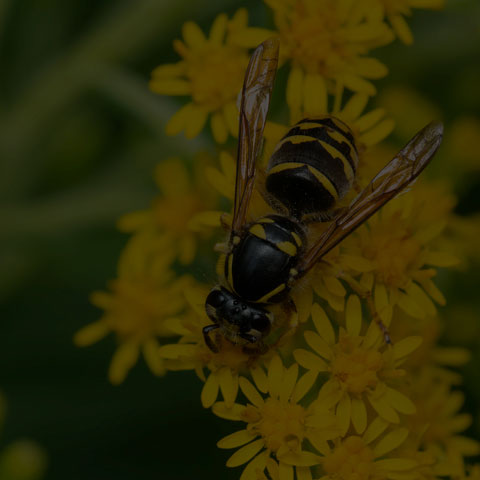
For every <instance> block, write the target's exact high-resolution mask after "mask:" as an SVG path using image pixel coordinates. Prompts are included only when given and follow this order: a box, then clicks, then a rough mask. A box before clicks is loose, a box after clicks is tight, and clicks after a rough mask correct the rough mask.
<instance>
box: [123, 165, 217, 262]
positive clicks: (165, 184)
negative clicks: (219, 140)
mask: <svg viewBox="0 0 480 480" xmlns="http://www.w3.org/2000/svg"><path fill="white" fill-rule="evenodd" d="M205 163H206V162H204V161H203V158H202V157H201V156H197V157H196V158H195V163H194V174H193V175H192V176H190V175H189V172H188V171H187V169H186V167H185V164H184V162H182V161H181V160H180V159H178V158H170V159H167V160H165V161H163V162H161V163H159V164H158V165H157V167H156V169H155V175H154V179H155V183H156V184H157V186H158V188H159V189H160V191H161V195H159V196H157V197H156V198H154V200H153V201H152V205H151V207H150V208H149V209H148V210H141V211H137V212H132V213H128V214H126V215H124V216H123V217H121V218H120V219H119V220H118V226H119V228H120V230H122V231H125V232H141V231H149V232H152V233H153V234H159V235H162V236H165V237H166V238H168V239H169V240H170V241H171V245H172V246H173V247H174V249H175V252H176V256H177V257H178V259H179V261H180V263H182V264H187V263H190V262H192V261H193V259H194V257H195V253H196V246H197V234H198V233H199V232H203V231H204V229H202V228H196V225H194V224H193V223H194V221H193V220H194V217H195V216H196V215H197V214H198V213H200V212H203V211H205V210H207V209H209V208H211V207H213V206H214V205H215V200H216V195H215V194H214V192H212V190H211V189H210V188H208V186H207V184H206V181H205V178H204V170H205V168H206V165H205ZM192 177H193V178H192Z"/></svg>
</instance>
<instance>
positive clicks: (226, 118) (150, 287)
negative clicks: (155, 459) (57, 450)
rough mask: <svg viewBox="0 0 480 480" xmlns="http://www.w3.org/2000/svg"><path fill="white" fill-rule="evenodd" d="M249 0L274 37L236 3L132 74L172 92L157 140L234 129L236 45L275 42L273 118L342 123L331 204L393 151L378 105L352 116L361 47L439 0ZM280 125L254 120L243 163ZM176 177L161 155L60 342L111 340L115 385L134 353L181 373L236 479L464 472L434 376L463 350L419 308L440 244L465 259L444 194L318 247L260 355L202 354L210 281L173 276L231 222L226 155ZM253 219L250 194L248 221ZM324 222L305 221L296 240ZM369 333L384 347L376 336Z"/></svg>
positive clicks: (385, 211) (434, 296) (268, 145)
mask: <svg viewBox="0 0 480 480" xmlns="http://www.w3.org/2000/svg"><path fill="white" fill-rule="evenodd" d="M265 3H266V4H267V5H268V7H270V8H271V10H272V12H273V17H274V22H275V30H272V29H271V30H268V29H264V28H254V27H248V26H247V23H248V22H247V13H246V11H245V10H239V11H238V12H237V13H236V14H235V15H234V16H233V18H232V19H230V20H229V19H228V17H227V16H226V15H224V14H221V15H219V16H218V17H217V18H216V19H215V21H214V22H213V25H212V27H211V29H210V33H209V35H208V37H207V36H206V35H205V34H204V33H203V32H202V31H201V30H200V29H199V27H198V26H196V25H195V24H194V23H192V22H188V23H186V24H185V25H184V28H183V40H182V41H180V40H177V41H175V43H174V48H175V50H176V52H177V53H178V54H179V55H180V56H181V58H182V59H181V60H180V61H179V62H178V63H177V64H172V65H162V66H160V67H158V68H157V69H155V70H154V72H153V74H152V80H151V84H150V86H151V89H152V90H153V91H154V92H156V93H160V94H164V95H182V96H187V97H189V101H188V103H187V104H186V105H185V106H183V107H182V108H181V109H180V110H179V111H178V112H177V113H176V114H175V115H174V116H173V118H172V119H171V120H170V121H169V123H168V125H167V133H169V134H176V133H178V132H180V131H185V135H186V136H187V137H188V138H192V137H194V136H196V135H197V134H199V133H200V131H201V130H202V129H203V127H204V125H205V123H206V121H207V118H208V117H209V116H210V127H211V131H212V134H213V139H214V141H215V142H216V143H217V144H223V143H224V142H226V141H227V139H228V136H229V135H233V136H235V135H236V132H237V131H238V118H237V116H238V112H237V99H238V95H239V91H240V89H241V85H242V81H243V75H244V72H245V68H246V65H247V62H248V52H249V50H248V49H249V48H251V47H254V46H256V45H257V44H258V43H259V42H260V41H262V40H263V39H265V38H267V37H268V36H271V35H276V36H278V37H279V38H280V45H281V47H280V48H281V53H280V62H281V63H282V64H284V65H286V68H289V75H288V82H287V87H286V92H285V99H286V103H287V105H288V107H289V111H290V120H291V121H296V120H298V119H299V118H301V116H303V115H325V114H329V115H333V116H336V117H338V118H339V119H341V120H343V121H344V122H345V123H347V124H348V125H349V126H350V128H351V129H352V131H353V134H354V140H355V143H356V145H357V149H358V152H359V166H358V173H357V177H356V180H355V184H354V188H353V189H352V192H351V193H350V194H349V195H347V197H346V198H345V199H344V203H345V205H348V203H349V202H350V200H351V199H352V197H353V196H354V195H355V194H356V193H357V192H358V191H360V190H361V189H363V188H364V187H365V186H366V185H367V183H368V182H369V181H370V180H371V178H372V177H373V176H374V175H375V174H376V172H378V171H379V169H380V168H382V166H383V165H384V164H385V163H386V162H387V161H388V160H389V158H392V156H393V154H392V152H390V150H389V149H388V148H387V147H378V146H376V145H377V144H378V143H379V142H380V141H381V140H383V139H384V138H385V137H386V136H387V135H388V134H389V133H390V132H391V131H392V130H393V128H394V123H393V121H392V120H391V119H390V118H388V117H387V115H386V111H385V110H384V109H382V108H376V109H373V110H366V109H367V105H368V102H369V98H370V97H371V96H372V95H374V94H375V93H376V89H375V86H374V84H373V83H372V80H375V79H377V78H380V77H382V76H384V75H386V74H387V69H386V67H385V66H384V65H383V64H382V63H380V62H379V61H378V60H377V59H376V58H374V57H373V56H372V51H373V49H374V48H376V47H379V46H382V45H385V44H387V43H389V42H391V41H392V40H394V38H395V37H399V38H400V39H401V40H402V41H403V42H404V43H406V44H409V43H411V42H412V35H411V32H410V30H409V28H408V25H407V23H406V20H405V17H406V16H408V15H410V13H411V9H412V8H417V7H418V8H420V7H421V8H432V9H433V8H439V7H441V3H442V2H441V0H368V1H365V2H353V1H351V0H265ZM287 129H288V127H286V126H283V125H281V124H278V123H274V122H268V123H267V126H266V129H265V139H266V142H265V147H264V152H263V156H262V158H261V159H260V163H262V162H265V161H266V160H267V159H268V157H269V154H270V153H271V152H272V150H273V148H274V146H275V144H276V143H277V141H278V140H279V139H280V138H281V137H282V136H283V135H284V134H285V132H286V131H287ZM191 170H192V171H193V173H191V171H190V170H187V169H186V167H185V166H184V164H183V163H182V162H181V161H180V160H179V159H169V160H166V161H164V162H162V163H161V164H160V165H159V166H158V168H157V170H156V172H155V181H156V183H157V185H158V187H159V189H160V194H159V195H158V196H157V197H156V198H155V199H154V201H153V203H152V206H151V207H150V208H149V209H148V210H145V211H141V212H135V213H131V214H128V215H125V216H124V217H122V218H121V219H120V220H119V228H120V229H121V230H123V231H125V232H129V233H131V234H132V236H131V238H130V240H129V241H128V244H127V246H126V248H125V250H124V252H123V253H122V255H121V257H120V261H119V265H118V276H117V278H116V279H115V280H114V281H112V282H111V283H110V285H109V291H108V292H96V293H94V294H93V295H92V302H93V303H94V304H95V305H96V306H98V307H99V308H100V309H102V310H103V311H104V314H103V316H102V317H101V319H100V320H99V321H98V322H96V323H94V324H91V325H88V326H86V327H85V328H84V329H82V330H81V331H79V332H78V333H77V334H76V336H75V342H76V343H77V344H78V345H88V344H91V343H93V342H95V341H97V340H99V339H101V338H102V337H104V336H105V335H107V334H108V333H113V334H114V335H115V336H116V339H117V341H118V348H117V351H116V352H115V354H114V357H113V360H112V363H111V366H110V372H109V377H110V380H111V381H112V382H113V383H120V382H122V381H123V379H124V378H125V376H126V374H127V373H128V371H129V369H130V368H131V367H132V366H133V365H134V364H135V363H136V361H137V358H138V355H139V352H140V351H141V352H142V353H143V355H144V357H145V360H146V362H147V364H148V365H149V367H150V369H151V370H152V372H153V373H154V374H156V375H159V374H162V373H164V372H166V371H168V370H170V371H174V370H194V371H195V372H196V373H197V375H198V377H199V378H200V379H201V380H202V382H203V389H202V391H201V394H200V399H201V403H202V405H203V406H204V407H205V408H211V409H212V412H213V413H214V414H215V415H218V416H220V417H222V418H225V419H227V420H233V421H237V422H242V425H243V427H242V428H241V429H240V430H237V431H236V432H234V433H232V434H231V435H228V436H227V437H225V438H223V439H221V440H220V441H219V442H218V446H219V447H220V448H225V449H236V451H235V452H234V453H233V454H232V456H231V457H230V458H229V460H228V462H227V466H229V467H237V466H241V465H242V466H243V470H242V473H241V475H240V479H241V480H267V479H268V480H287V479H288V480H290V479H291V480H293V479H294V478H295V477H296V478H297V479H298V480H311V479H313V478H316V479H322V480H327V479H329V480H354V479H355V480H381V479H386V478H389V479H401V480H410V479H412V480H414V479H419V480H430V479H437V478H440V477H443V476H449V477H452V478H478V477H479V473H478V472H479V469H478V467H473V469H472V470H471V471H470V470H468V468H469V467H468V468H467V467H466V466H465V463H464V461H465V457H469V456H472V455H477V454H478V453H480V445H479V444H478V443H477V442H475V441H474V440H471V439H469V438H467V437H465V436H464V435H463V432H464V431H465V430H466V429H467V428H468V427H469V425H470V422H471V418H470V416H469V415H467V414H464V413H460V409H461V407H462V403H463V396H462V394H461V393H460V392H459V390H458V389H457V387H458V384H459V383H460V380H461V378H459V375H458V374H456V373H455V372H454V371H453V370H452V368H451V367H455V366H458V365H462V364H463V363H465V362H466V361H467V360H468V354H467V352H466V351H464V350H461V349H453V348H451V349H448V348H441V347H439V346H438V345H437V341H438V338H439V335H440V332H441V326H442V320H441V317H440V313H439V312H438V309H437V305H439V306H442V305H444V304H445V298H444V296H443V294H442V293H441V291H440V290H439V289H438V288H437V286H436V284H435V282H434V278H435V276H436V275H437V272H438V269H439V268H445V267H451V266H454V265H455V264H457V263H458V262H459V261H460V260H463V261H465V259H466V258H465V257H466V256H465V255H462V254H457V252H459V251H460V252H462V251H465V248H464V245H465V238H466V235H465V231H469V230H468V229H469V228H472V224H470V223H469V222H468V220H466V219H461V218H460V217H458V216H457V215H455V213H454V212H453V208H454V206H455V199H454V197H453V195H452V194H451V193H450V191H449V187H448V186H444V185H438V184H434V183H428V182H426V181H421V182H419V183H418V184H417V185H415V186H413V188H412V189H411V191H409V192H408V193H406V194H405V195H401V196H399V197H398V198H395V199H394V200H392V201H391V202H390V203H389V204H388V205H386V206H385V207H383V208H382V209H381V211H380V212H379V213H377V214H376V215H374V216H373V217H371V218H370V219H369V220H368V222H366V223H365V224H364V225H363V226H361V227H360V228H359V229H358V230H357V231H355V232H354V233H353V234H351V235H350V236H349V237H348V238H347V239H346V240H344V241H343V242H342V243H341V244H340V245H339V246H337V247H336V248H334V249H333V250H331V251H330V252H329V253H328V254H327V255H326V256H325V257H324V258H322V262H321V263H319V264H318V265H317V267H316V268H315V269H314V271H313V272H311V274H310V275H309V276H308V277H307V278H306V279H305V280H304V281H302V282H301V283H299V284H298V285H297V286H296V287H295V288H294V289H293V290H292V297H293V298H294V301H295V304H296V305H297V313H298V325H297V328H290V329H288V331H285V330H287V329H283V330H282V329H281V328H278V331H275V332H272V333H271V336H272V339H271V340H270V341H269V345H270V348H269V349H268V351H266V352H265V353H264V354H262V355H259V354H256V355H253V354H252V353H249V352H248V351H246V350H245V349H242V347H241V346H239V345H236V344H233V343H232V342H230V341H228V340H227V339H225V338H224V337H223V336H222V335H221V334H218V335H217V338H216V342H217V344H218V347H219V349H218V350H219V351H218V352H213V351H212V350H210V349H209V348H208V347H207V346H206V344H205V341H204V337H203V333H202V328H203V327H205V326H206V325H208V324H209V323H211V320H209V319H208V317H207V315H206V313H205V309H204V303H205V298H206V296H207V294H208V291H209V289H210V288H211V285H210V286H206V285H203V284H200V283H199V282H197V281H196V280H194V279H192V278H191V277H189V276H186V275H179V274H175V273H174V271H175V269H177V270H178V267H180V268H181V270H182V271H184V270H185V266H186V265H191V264H192V262H195V261H196V259H198V258H201V259H203V258H204V256H205V254H203V255H197V252H198V251H199V250H201V251H203V250H202V246H203V243H202V240H204V239H207V240H208V239H209V238H210V236H211V235H213V234H215V231H216V232H217V233H218V231H219V228H220V226H221V225H222V226H223V227H228V224H229V222H230V221H231V217H230V216H229V215H228V214H222V211H221V208H220V205H225V204H226V203H225V202H230V203H231V201H232V200H233V196H234V188H235V175H236V165H235V159H234V158H233V156H232V155H231V153H230V152H228V151H223V152H222V153H221V154H220V156H219V166H215V165H212V164H209V162H208V161H203V160H202V159H201V158H197V159H195V162H194V166H193V169H191ZM221 197H223V200H220V198H221ZM221 202H223V204H222V203H221ZM345 205H343V206H345ZM269 211H271V210H270V208H269V207H268V205H267V204H266V202H265V200H264V199H263V198H262V195H261V194H260V193H259V192H258V191H255V192H254V194H253V197H252V200H251V203H250V209H249V212H248V215H249V219H252V220H253V219H255V218H257V217H258V216H260V215H264V214H266V213H267V212H269ZM324 228H325V225H324V224H319V225H313V226H312V227H311V228H310V230H311V231H310V233H311V235H312V236H313V237H315V235H318V234H320V233H321V232H322V231H323V229H324ZM217 247H218V248H217V249H220V250H221V248H222V245H221V244H217ZM454 252H455V253H454ZM210 261H211V262H212V264H213V262H214V260H213V257H211V260H210ZM217 270H218V272H219V273H220V271H221V265H218V266H217ZM272 308H273V309H275V308H276V307H272ZM379 327H380V328H379ZM387 328H388V331H389V333H388V335H389V336H390V337H391V339H392V342H393V343H389V342H388V341H386V340H387V333H386V329H387Z"/></svg>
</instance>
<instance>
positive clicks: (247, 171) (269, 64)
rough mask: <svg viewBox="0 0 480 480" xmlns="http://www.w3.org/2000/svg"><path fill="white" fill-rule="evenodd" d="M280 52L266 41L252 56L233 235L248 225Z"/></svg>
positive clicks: (243, 100) (272, 40)
mask: <svg viewBox="0 0 480 480" xmlns="http://www.w3.org/2000/svg"><path fill="white" fill-rule="evenodd" d="M278 50H279V41H278V39H277V38H270V39H268V40H265V41H264V42H263V43H261V44H260V45H259V46H258V47H257V48H256V49H255V51H254V52H253V55H252V57H251V58H250V63H249V64H248V68H247V72H246V74H245V80H244V83H243V90H242V98H241V104H240V126H239V134H238V154H237V173H236V181H235V199H234V208H233V222H232V235H233V234H235V233H238V232H239V230H240V229H241V228H242V226H243V225H244V223H245V219H246V216H247V210H248V204H249V202H250V198H251V196H252V192H253V187H254V183H255V163H256V159H257V157H258V154H259V150H260V146H261V143H262V138H263V130H264V128H265V121H266V118H267V113H268V107H269V105H270V96H271V93H272V88H273V81H274V79H275V74H276V72H277V65H278Z"/></svg>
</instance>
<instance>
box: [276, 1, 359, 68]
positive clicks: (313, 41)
mask: <svg viewBox="0 0 480 480" xmlns="http://www.w3.org/2000/svg"><path fill="white" fill-rule="evenodd" d="M289 20H290V21H289V23H288V24H284V25H279V28H280V31H281V32H282V34H283V36H284V38H285V40H286V43H287V45H288V49H289V50H290V52H289V56H290V57H292V58H294V59H295V60H296V61H298V62H300V63H301V64H302V66H303V67H304V69H305V70H306V71H307V72H309V73H320V74H322V75H327V76H328V75H329V74H333V73H335V71H336V70H337V67H338V66H339V65H340V64H341V63H343V62H344V59H345V58H348V57H351V56H353V55H354V54H355V53H357V52H353V51H352V50H351V47H350V48H349V46H348V45H347V43H348V41H347V39H346V37H345V29H344V28H342V21H341V19H340V18H339V16H338V12H337V6H336V5H335V2H325V1H323V0H313V1H312V0H303V1H302V0H299V1H297V2H295V6H294V9H293V11H292V12H291V14H290V19H289ZM282 27H283V28H282Z"/></svg>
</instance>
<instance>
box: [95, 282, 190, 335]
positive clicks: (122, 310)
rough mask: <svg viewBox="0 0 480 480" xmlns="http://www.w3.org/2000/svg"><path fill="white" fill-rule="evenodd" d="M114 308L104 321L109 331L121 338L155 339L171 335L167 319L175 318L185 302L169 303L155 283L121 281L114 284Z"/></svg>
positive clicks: (175, 299)
mask: <svg viewBox="0 0 480 480" xmlns="http://www.w3.org/2000/svg"><path fill="white" fill-rule="evenodd" d="M111 287H112V291H113V296H112V306H111V308H109V309H107V310H106V312H105V315H104V319H105V321H106V322H107V324H108V325H109V327H110V328H111V329H112V330H113V331H114V332H116V333H117V335H119V336H120V337H121V338H129V339H131V338H138V339H142V338H145V337H149V336H151V334H152V332H155V333H156V334H158V335H162V334H165V335H168V334H170V332H169V331H167V330H165V329H164V327H163V319H164V318H165V316H168V315H173V313H174V312H175V309H178V308H179V306H180V303H179V302H181V300H180V299H178V298H174V297H173V296H172V295H170V296H169V298H168V299H167V298H166V296H165V295H162V294H161V293H159V287H158V286H155V285H154V284H153V282H148V281H143V282H142V281H141V280H139V281H138V282H136V283H133V282H129V281H125V280H121V279H117V280H114V281H113V282H112V284H111Z"/></svg>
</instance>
